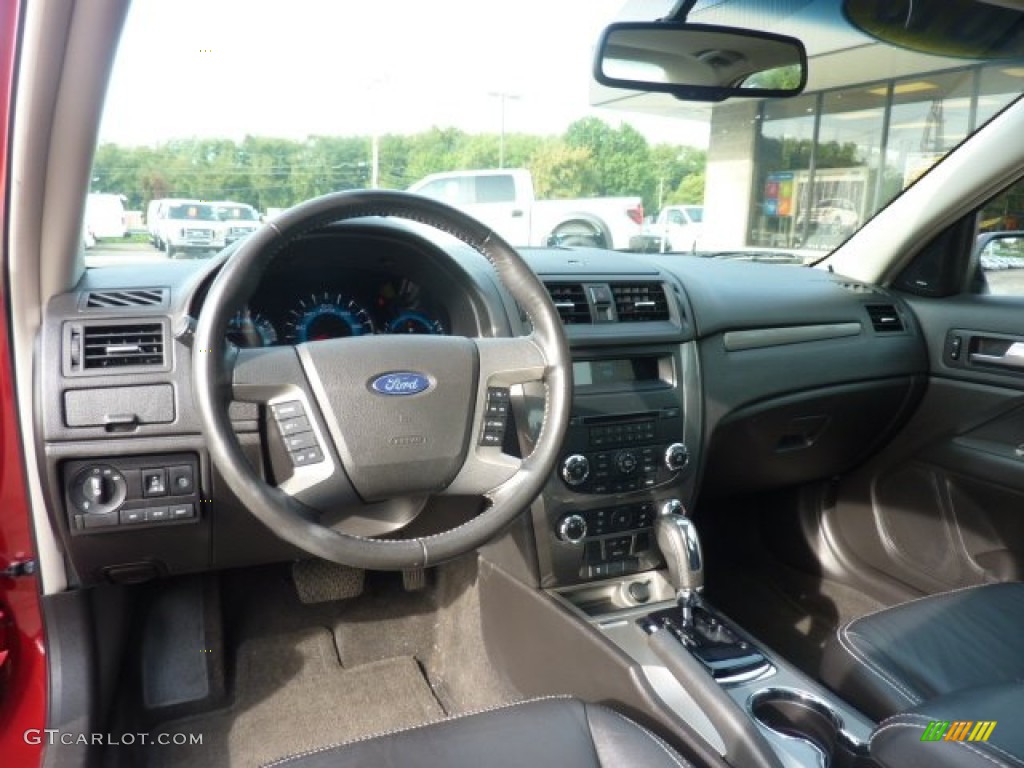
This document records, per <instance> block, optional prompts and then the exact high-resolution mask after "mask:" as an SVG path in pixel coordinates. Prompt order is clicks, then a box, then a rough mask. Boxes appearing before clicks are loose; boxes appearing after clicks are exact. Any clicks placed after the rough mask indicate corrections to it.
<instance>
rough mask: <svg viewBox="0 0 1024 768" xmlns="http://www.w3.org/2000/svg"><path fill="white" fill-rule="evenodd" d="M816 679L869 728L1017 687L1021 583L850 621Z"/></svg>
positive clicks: (1022, 654)
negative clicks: (966, 694)
mask: <svg viewBox="0 0 1024 768" xmlns="http://www.w3.org/2000/svg"><path fill="white" fill-rule="evenodd" d="M821 676H822V679H823V680H824V681H825V683H826V684H828V685H829V687H831V688H832V689H833V690H834V691H836V692H837V693H839V694H840V695H841V696H842V697H843V698H844V699H846V700H847V701H849V702H850V703H852V704H853V705H854V706H856V707H857V708H859V709H860V710H861V711H862V712H864V713H865V714H866V715H869V716H870V717H873V718H874V719H876V720H881V719H883V718H886V717H889V716H891V715H894V714H896V713H898V712H903V711H905V710H913V709H914V708H916V707H920V706H922V705H924V704H926V703H927V702H930V701H932V700H934V699H938V698H939V697H943V696H946V695H948V694H953V693H958V692H961V691H966V690H968V689H971V688H976V687H978V686H985V685H992V684H998V683H1008V682H1013V681H1019V680H1021V679H1024V583H1019V582H1013V583H1005V584H989V585H985V586H979V587H970V588H967V589H962V590H957V591H954V592H947V593H944V594H939V595H933V596H929V597H924V598H921V599H919V600H913V601H911V602H909V603H904V604H902V605H898V606H895V607H893V608H888V609H885V610H882V611H879V612H878V613H873V614H870V615H868V616H864V617H861V618H859V619H856V620H854V621H851V622H850V623H849V624H846V625H845V626H843V627H840V629H839V630H838V632H837V633H836V637H835V639H834V640H833V641H832V643H831V644H830V645H829V646H828V647H827V648H826V651H825V656H824V660H823V663H822V669H821ZM1022 703H1024V702H1022ZM956 719H958V720H970V719H978V716H977V715H974V714H972V713H971V712H963V713H961V714H959V715H957V718H956Z"/></svg>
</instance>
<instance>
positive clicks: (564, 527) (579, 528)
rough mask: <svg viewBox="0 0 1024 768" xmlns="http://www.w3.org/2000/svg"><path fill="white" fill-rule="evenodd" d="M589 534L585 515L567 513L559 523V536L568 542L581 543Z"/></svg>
mask: <svg viewBox="0 0 1024 768" xmlns="http://www.w3.org/2000/svg"><path fill="white" fill-rule="evenodd" d="M586 536H587V521H586V520H584V519H583V515H566V516H565V517H563V518H562V521H561V522H560V523H559V524H558V538H560V539H561V540H562V541H564V542H565V543H566V544H579V543H580V542H581V541H583V539H585V538H586Z"/></svg>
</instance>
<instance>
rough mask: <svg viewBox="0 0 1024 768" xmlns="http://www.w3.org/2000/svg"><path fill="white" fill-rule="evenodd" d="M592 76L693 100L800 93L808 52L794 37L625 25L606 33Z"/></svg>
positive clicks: (668, 25) (694, 27)
mask: <svg viewBox="0 0 1024 768" xmlns="http://www.w3.org/2000/svg"><path fill="white" fill-rule="evenodd" d="M594 78H595V79H596V80H597V82H599V83H601V84H602V85H606V86H609V87H611V88H628V89H630V90H635V91H657V92H661V93H670V94H672V95H673V96H675V97H676V98H679V99H685V100H687V101H722V100H723V99H727V98H729V97H731V96H745V97H760V98H765V97H785V96H795V95H796V94H798V93H800V92H801V91H802V90H803V89H804V86H805V85H806V84H807V51H806V50H805V48H804V46H803V43H801V42H800V41H799V40H797V39H796V38H793V37H786V36H784V35H774V34H770V33H767V32H757V31H754V30H748V29H734V28H731V27H717V26H710V25H706V24H680V23H674V22H662V21H655V22H620V23H616V24H612V25H610V26H609V27H608V28H607V29H605V31H604V34H602V35H601V40H600V42H599V43H598V46H597V57H596V59H595V62H594Z"/></svg>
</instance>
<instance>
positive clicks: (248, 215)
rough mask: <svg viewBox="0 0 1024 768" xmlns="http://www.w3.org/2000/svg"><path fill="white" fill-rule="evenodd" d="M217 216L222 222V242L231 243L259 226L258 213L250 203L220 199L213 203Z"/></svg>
mask: <svg viewBox="0 0 1024 768" xmlns="http://www.w3.org/2000/svg"><path fill="white" fill-rule="evenodd" d="M213 207H214V209H215V210H216V211H217V216H218V217H219V218H220V220H221V222H223V224H224V244H225V245H231V243H233V242H235V241H236V240H241V239H242V238H243V237H245V236H246V235H249V234H252V233H253V232H255V231H256V230H257V229H259V226H260V215H259V213H258V212H257V211H256V209H255V208H253V207H252V206H251V205H246V204H245V203H234V202H231V201H222V202H215V203H213Z"/></svg>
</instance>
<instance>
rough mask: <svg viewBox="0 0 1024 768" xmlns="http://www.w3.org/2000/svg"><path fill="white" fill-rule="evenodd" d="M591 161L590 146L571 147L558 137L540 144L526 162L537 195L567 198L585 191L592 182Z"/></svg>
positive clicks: (583, 193) (578, 195) (586, 192)
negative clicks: (542, 144) (588, 147)
mask: <svg viewBox="0 0 1024 768" xmlns="http://www.w3.org/2000/svg"><path fill="white" fill-rule="evenodd" d="M590 161H591V155H590V150H589V149H587V148H585V147H570V146H569V145H567V144H566V143H565V142H563V141H560V140H558V139H553V140H551V141H550V142H548V143H547V144H545V145H544V146H542V147H540V148H539V149H538V150H537V151H536V152H534V154H533V157H532V158H531V159H530V162H529V168H530V172H531V173H532V174H533V186H534V191H535V192H536V194H537V197H539V198H542V199H543V198H551V199H559V198H561V199H567V198H573V197H583V196H585V195H587V194H588V192H589V190H590V188H591V187H592V186H593V182H592V180H591V179H590V175H591V171H590Z"/></svg>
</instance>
